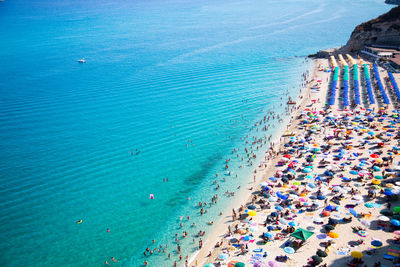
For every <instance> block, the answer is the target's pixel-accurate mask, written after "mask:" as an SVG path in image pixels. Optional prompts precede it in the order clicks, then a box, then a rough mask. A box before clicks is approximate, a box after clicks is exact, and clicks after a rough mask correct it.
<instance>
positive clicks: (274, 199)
mask: <svg viewBox="0 0 400 267" xmlns="http://www.w3.org/2000/svg"><path fill="white" fill-rule="evenodd" d="M268 200H269V201H271V202H276V201H278V198H277V197H274V196H270V197H268Z"/></svg>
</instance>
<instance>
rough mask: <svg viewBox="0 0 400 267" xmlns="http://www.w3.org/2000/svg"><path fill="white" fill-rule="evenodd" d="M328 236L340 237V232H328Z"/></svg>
mask: <svg viewBox="0 0 400 267" xmlns="http://www.w3.org/2000/svg"><path fill="white" fill-rule="evenodd" d="M328 236H329V237H330V238H338V237H339V234H338V233H335V232H330V233H329V234H328Z"/></svg>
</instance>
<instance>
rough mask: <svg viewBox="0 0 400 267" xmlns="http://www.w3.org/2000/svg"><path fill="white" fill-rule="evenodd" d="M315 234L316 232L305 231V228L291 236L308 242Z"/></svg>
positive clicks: (299, 229)
mask: <svg viewBox="0 0 400 267" xmlns="http://www.w3.org/2000/svg"><path fill="white" fill-rule="evenodd" d="M313 234H314V232H311V231H308V230H305V229H303V228H298V229H297V230H296V231H294V232H293V233H292V234H291V235H290V236H291V237H294V238H297V239H300V240H303V241H306V240H307V239H309V238H310V237H311V236H312V235H313Z"/></svg>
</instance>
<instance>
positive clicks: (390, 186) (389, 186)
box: [386, 183, 394, 188]
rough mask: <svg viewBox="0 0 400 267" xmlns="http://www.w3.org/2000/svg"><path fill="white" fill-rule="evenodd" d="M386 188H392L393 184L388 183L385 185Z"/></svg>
mask: <svg viewBox="0 0 400 267" xmlns="http://www.w3.org/2000/svg"><path fill="white" fill-rule="evenodd" d="M386 187H387V188H394V184H392V183H388V184H386Z"/></svg>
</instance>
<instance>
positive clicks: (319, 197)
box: [317, 196, 326, 200]
mask: <svg viewBox="0 0 400 267" xmlns="http://www.w3.org/2000/svg"><path fill="white" fill-rule="evenodd" d="M317 198H318V199H319V200H324V199H325V198H326V197H325V196H318V197H317Z"/></svg>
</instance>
